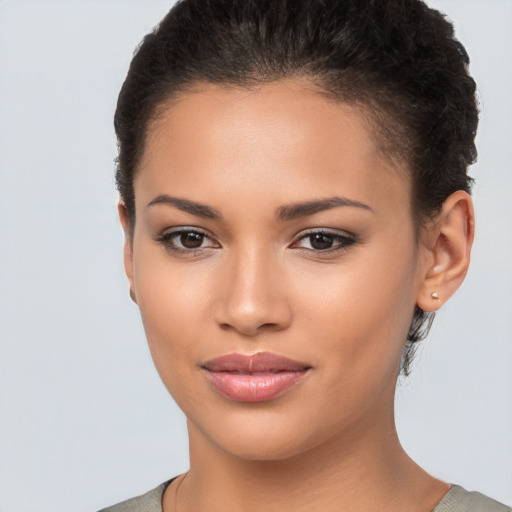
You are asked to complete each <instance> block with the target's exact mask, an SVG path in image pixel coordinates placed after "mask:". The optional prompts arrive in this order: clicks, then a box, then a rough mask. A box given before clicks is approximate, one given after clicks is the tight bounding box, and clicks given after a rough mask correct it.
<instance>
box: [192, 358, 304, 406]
mask: <svg viewBox="0 0 512 512" xmlns="http://www.w3.org/2000/svg"><path fill="white" fill-rule="evenodd" d="M201 367H202V369H203V370H204V371H205V375H206V377H207V379H208V381H209V382H210V384H211V385H212V386H213V388H214V389H215V390H216V391H218V392H219V393H220V394H221V395H223V396H225V397H227V398H230V399H231V400H235V401H237V402H263V401H266V400H271V399H272V398H275V397H277V396H279V395H281V394H283V393H284V392H286V391H287V390H288V389H290V388H291V387H293V386H295V385H296V384H298V383H299V382H300V381H302V380H303V378H304V377H305V376H306V374H307V373H308V371H309V370H310V369H311V366H310V365H308V364H305V363H303V362H300V361H295V360H293V359H289V358H287V357H283V356H279V355H277V354H272V353H270V352H258V353H256V354H252V355H244V354H227V355H225V356H221V357H218V358H215V359H212V360H210V361H207V362H205V363H203V364H202V365H201Z"/></svg>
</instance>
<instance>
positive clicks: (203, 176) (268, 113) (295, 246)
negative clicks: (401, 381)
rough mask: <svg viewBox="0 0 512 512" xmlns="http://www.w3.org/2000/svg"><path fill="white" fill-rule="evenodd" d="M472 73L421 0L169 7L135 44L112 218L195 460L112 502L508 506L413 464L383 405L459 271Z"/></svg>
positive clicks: (463, 261) (468, 220) (221, 1)
mask: <svg viewBox="0 0 512 512" xmlns="http://www.w3.org/2000/svg"><path fill="white" fill-rule="evenodd" d="M467 64H468V57H467V54H466V52H465V50H464V48H463V47H462V46H461V45H460V43H458V42H457V41H456V40H455V39H454V37H453V30H452V27H451V25H450V24H449V23H448V22H446V21H445V20H444V19H443V17H442V16H441V15H440V14H439V13H438V12H436V11H434V10H432V9H429V8H427V7H426V6H425V5H424V4H423V3H422V2H420V1H418V0H410V1H407V2H404V1H398V0H397V1H392V2H389V1H387V0H386V1H384V0H382V1H370V0H368V1H366V2H361V1H339V0H338V1H335V0H324V1H315V0H288V1H286V0H273V1H272V0H270V1H247V0H230V1H227V0H210V1H208V0H185V1H183V2H180V3H178V4H177V5H176V6H175V7H174V8H173V9H172V10H171V12H170V13H169V14H168V16H167V17H166V18H165V19H164V20H163V21H162V22H161V24H160V25H159V27H158V28H157V29H156V30H155V32H154V33H152V34H150V35H148V36H147V37H146V38H145V40H144V42H143V44H142V45H141V47H140V48H139V49H138V52H137V54H136V55H135V57H134V59H133V61H132V65H131V67H130V71H129V73H128V77H127V79H126V81H125V83H124V85H123V89H122V91H121V94H120V97H119V102H118V107H117V112H116V119H115V126H116V133H117V136H118V141H119V161H118V163H119V167H118V172H117V183H118V188H119V191H120V195H121V201H120V204H119V214H120V219H121V223H122V225H123V228H124V232H125V239H126V242H125V248H124V262H125V269H126V273H127V276H128V280H129V283H130V294H131V296H132V299H133V300H134V301H135V302H136V303H137V304H138V305H139V308H140V310H141V315H142V320H143V323H144V328H145V331H146V334H147V338H148V342H149V347H150V350H151V353H152V356H153V359H154V361H155V365H156V367H157V369H158V371H159V373H160V376H161V378H162V380H163V382H164V384H165V385H166V387H167V389H168V390H169V391H170V393H171V394H172V396H173V397H174V399H175V400H176V402H177V403H178V405H179V406H180V407H181V408H182V410H183V411H184V413H185V415H186V416H187V420H188V430H189V438H190V470H189V471H188V472H187V473H186V474H184V475H181V476H180V477H178V478H176V479H174V480H172V481H170V482H167V483H165V484H162V485H161V486H159V487H158V488H157V489H155V490H153V491H151V492H149V493H148V494H146V495H144V496H142V497H139V498H135V499H132V500H129V501H128V502H125V503H121V504H119V505H117V506H115V507H112V508H110V509H108V510H112V511H120V510H126V511H138V510H141V511H142V510H163V511H164V512H172V511H179V512H184V511H185V512H186V511H191V510H194V511H200V510H274V509H275V510H277V509H279V510H281V511H283V510H284V511H286V510H308V511H311V510H313V511H315V510H347V511H366V510H368V511H369V510H376V509H378V510H384V511H402V510H403V511H418V512H420V511H425V512H426V511H430V510H435V511H436V512H446V511H463V510H464V511H465V510H478V511H506V510H509V509H508V508H507V507H506V506H504V505H500V504H499V503H497V502H495V501H493V500H491V499H489V498H485V497H484V496H482V495H480V494H478V493H468V492H466V491H465V490H464V489H462V488H461V487H458V486H456V485H453V486H451V485H449V484H447V483H445V482H442V481H440V480H438V479H436V478H434V477H432V476H430V475H429V474H427V473H426V472H425V471H423V470H422V469H421V468H419V467H418V466H417V465H416V464H415V463H414V462H413V461H412V460H411V459H410V458H409V457H408V456H407V454H406V453H405V452H404V450H403V449H402V447H401V445H400V443H399V440H398V437H397V434H396V429H395V425H394V415H393V402H394V391H395V385H396V379H397V377H398V374H399V372H400V371H402V372H403V373H405V374H407V373H408V372H409V369H410V362H411V358H412V356H413V349H414V344H415V343H416V342H418V341H419V340H421V339H422V338H423V337H424V336H425V334H426V332H427V331H428V328H429V326H430V323H431V321H432V317H433V313H434V312H435V311H437V310H438V309H439V308H440V307H441V306H442V305H443V304H444V303H445V302H446V301H447V300H448V299H449V298H450V297H451V295H453V293H454V292H455V291H456V290H457V289H458V287H459V286H460V284H461V283H462V281H463V279H464V277H465V274H466V271H467V268H468V264H469V256H470V251H471V245H472V240H473V232H474V214H473V207H472V202H471V198H470V196H469V192H470V188H471V179H470V178H469V177H468V176H467V167H468V165H470V164H471V163H472V162H473V161H474V160H475V157H476V150H475V146H474V136H475V133H476V126H477V107H476V102H475V96H474V94H475V84H474V82H473V80H472V79H471V78H470V77H469V75H468V73H467ZM262 497H263V499H262Z"/></svg>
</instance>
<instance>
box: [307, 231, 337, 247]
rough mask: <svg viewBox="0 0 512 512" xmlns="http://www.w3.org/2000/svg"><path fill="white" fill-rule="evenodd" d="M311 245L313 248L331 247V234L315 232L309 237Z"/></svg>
mask: <svg viewBox="0 0 512 512" xmlns="http://www.w3.org/2000/svg"><path fill="white" fill-rule="evenodd" d="M310 242H311V247H313V249H319V250H322V249H329V248H330V247H332V236H330V235H324V234H323V233H316V234H314V235H311V237H310Z"/></svg>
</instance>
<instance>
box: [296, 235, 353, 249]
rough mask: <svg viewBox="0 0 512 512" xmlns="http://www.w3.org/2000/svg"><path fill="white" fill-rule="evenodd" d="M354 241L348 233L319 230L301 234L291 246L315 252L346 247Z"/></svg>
mask: <svg viewBox="0 0 512 512" xmlns="http://www.w3.org/2000/svg"><path fill="white" fill-rule="evenodd" d="M354 243H355V239H354V237H353V236H350V235H348V234H341V233H333V232H330V231H322V230H319V231H313V232H309V233H305V234H303V235H302V236H301V237H300V238H299V239H298V240H297V241H296V242H294V243H293V245H292V247H293V248H300V249H307V250H310V251H315V252H319V251H324V252H332V251H338V250H343V249H346V248H347V247H349V246H350V245H352V244H354Z"/></svg>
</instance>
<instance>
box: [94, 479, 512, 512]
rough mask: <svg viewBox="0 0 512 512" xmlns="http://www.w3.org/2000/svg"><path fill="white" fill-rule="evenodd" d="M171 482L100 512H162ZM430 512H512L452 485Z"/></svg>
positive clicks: (475, 493)
mask: <svg viewBox="0 0 512 512" xmlns="http://www.w3.org/2000/svg"><path fill="white" fill-rule="evenodd" d="M171 482H172V480H170V481H169V482H165V483H163V484H161V485H159V486H158V487H157V488H156V489H153V490H152V491H149V492H148V493H146V494H143V495H142V496H137V497H136V498H132V499H130V500H127V501H123V502H122V503H118V504H117V505H114V506H113V507H108V508H105V509H103V510H100V512H163V511H162V495H163V493H164V491H165V488H166V487H167V486H168V485H169V484H170V483H171ZM432 512H512V509H511V508H510V507H507V506H506V505H502V504H501V503H498V502H497V501H494V500H492V499H491V498H488V497H487V496H484V495H483V494H480V493H479V492H468V491H466V490H465V489H463V488H462V487H460V486H458V485H452V487H451V488H450V490H449V491H448V492H447V493H446V495H445V496H444V498H443V499H442V500H441V501H440V502H439V504H438V505H437V507H436V508H435V509H434V510H433V511H432Z"/></svg>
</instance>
